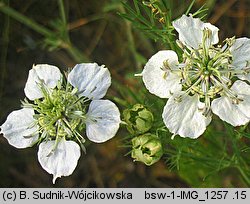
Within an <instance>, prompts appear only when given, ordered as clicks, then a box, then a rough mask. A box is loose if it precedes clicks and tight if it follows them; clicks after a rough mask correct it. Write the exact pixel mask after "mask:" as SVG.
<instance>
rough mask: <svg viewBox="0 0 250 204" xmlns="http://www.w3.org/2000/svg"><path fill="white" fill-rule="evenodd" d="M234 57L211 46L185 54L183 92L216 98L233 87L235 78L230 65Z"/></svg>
mask: <svg viewBox="0 0 250 204" xmlns="http://www.w3.org/2000/svg"><path fill="white" fill-rule="evenodd" d="M231 62H232V56H231V54H230V52H229V50H226V51H223V48H220V47H218V48H215V47H213V46H210V47H209V48H207V47H204V48H200V49H198V50H192V49H190V50H186V51H185V52H184V67H183V71H182V85H183V90H186V91H188V93H191V94H194V93H198V94H199V96H200V98H204V97H209V98H214V97H215V96H216V94H218V93H220V92H221V91H223V90H225V88H226V87H228V86H230V85H231V79H232V77H233V76H234V75H233V74H232V73H231V71H232V70H231V68H230V64H231Z"/></svg>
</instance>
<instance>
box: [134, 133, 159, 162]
mask: <svg viewBox="0 0 250 204" xmlns="http://www.w3.org/2000/svg"><path fill="white" fill-rule="evenodd" d="M162 154H163V149H162V145H161V141H160V139H159V138H158V137H157V136H156V135H152V134H150V133H147V134H144V135H140V136H138V137H135V138H133V139H132V153H131V156H132V158H133V159H134V161H140V162H143V163H144V164H146V165H148V166H150V165H152V164H154V163H156V162H157V161H159V160H160V158H161V156H162Z"/></svg>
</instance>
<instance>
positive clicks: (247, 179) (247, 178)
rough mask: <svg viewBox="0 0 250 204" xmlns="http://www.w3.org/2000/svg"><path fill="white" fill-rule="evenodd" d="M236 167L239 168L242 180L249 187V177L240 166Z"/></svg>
mask: <svg viewBox="0 0 250 204" xmlns="http://www.w3.org/2000/svg"><path fill="white" fill-rule="evenodd" d="M236 168H237V169H238V170H239V172H240V174H241V176H242V178H243V180H244V181H245V182H246V184H247V186H248V187H249V186H250V179H249V177H248V176H247V174H246V173H245V171H244V170H243V169H242V168H241V166H240V165H238V166H236Z"/></svg>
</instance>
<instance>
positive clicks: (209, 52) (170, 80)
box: [142, 15, 250, 138]
mask: <svg viewBox="0 0 250 204" xmlns="http://www.w3.org/2000/svg"><path fill="white" fill-rule="evenodd" d="M173 26H174V28H175V29H176V31H177V32H178V34H179V40H178V41H177V43H178V45H179V46H180V48H181V49H182V51H183V57H182V58H183V60H182V62H179V61H178V57H177V54H176V53H175V52H174V51H172V50H163V51H159V52H158V53H156V54H155V55H153V56H152V57H151V58H150V59H149V61H148V62H147V64H146V65H145V67H144V70H143V72H142V77H143V82H144V84H145V86H146V88H147V89H148V90H149V91H150V92H151V93H153V94H155V95H157V96H159V97H161V98H168V101H167V103H166V105H165V107H164V110H163V113H162V118H163V121H164V123H165V125H166V127H167V128H168V129H169V131H170V132H172V133H173V136H175V135H177V134H178V135H180V136H181V137H190V138H197V137H199V136H200V135H201V134H203V132H204V131H205V129H206V127H207V126H208V125H209V123H210V122H211V118H212V113H214V114H216V115H218V116H219V117H220V118H221V119H222V120H224V121H226V122H227V123H229V124H231V125H233V126H240V125H244V124H246V123H248V122H249V120H250V86H249V85H248V82H250V67H249V65H250V39H248V38H246V37H244V38H238V39H235V38H230V39H226V40H225V41H224V45H223V46H220V45H216V44H217V43H218V42H219V39H218V31H219V29H218V28H217V27H215V26H213V25H211V24H210V23H203V22H202V21H201V20H200V19H199V18H193V17H192V16H191V15H190V16H186V15H183V16H182V17H181V18H180V19H178V20H175V21H174V22H173Z"/></svg>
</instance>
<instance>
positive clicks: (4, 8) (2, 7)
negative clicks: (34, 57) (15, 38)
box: [0, 2, 53, 36]
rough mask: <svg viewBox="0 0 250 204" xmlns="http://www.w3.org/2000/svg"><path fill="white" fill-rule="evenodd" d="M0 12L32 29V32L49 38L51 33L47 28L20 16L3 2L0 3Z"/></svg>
mask: <svg viewBox="0 0 250 204" xmlns="http://www.w3.org/2000/svg"><path fill="white" fill-rule="evenodd" d="M0 11H2V12H3V13H5V14H6V15H8V16H10V17H12V18H14V19H15V20H17V21H19V22H20V23H23V24H24V25H26V26H28V27H30V28H32V29H33V30H35V31H37V32H38V33H40V34H42V35H44V36H51V35H52V34H53V32H51V31H50V30H48V29H47V28H45V27H43V26H41V25H39V24H38V23H36V22H34V21H33V20H31V19H29V18H27V17H26V16H24V15H22V14H21V13H19V12H17V11H15V10H14V9H12V8H10V7H9V6H6V5H5V4H4V3H3V2H0Z"/></svg>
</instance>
